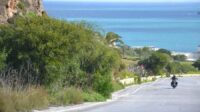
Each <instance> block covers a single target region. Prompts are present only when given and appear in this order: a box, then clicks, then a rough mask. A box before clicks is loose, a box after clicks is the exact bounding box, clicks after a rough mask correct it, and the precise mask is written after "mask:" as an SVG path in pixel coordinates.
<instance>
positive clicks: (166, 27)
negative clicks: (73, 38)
mask: <svg viewBox="0 0 200 112" xmlns="http://www.w3.org/2000/svg"><path fill="white" fill-rule="evenodd" d="M44 7H45V9H46V11H47V13H48V15H50V16H52V17H56V18H58V19H66V20H68V21H81V20H85V21H87V22H90V23H92V24H95V25H96V26H97V27H98V28H99V29H101V30H102V29H104V30H103V31H104V32H108V31H113V32H116V33H118V34H119V35H121V36H122V39H123V40H124V42H125V43H126V44H128V45H129V46H155V47H158V48H165V49H168V50H172V51H178V52H195V51H196V50H197V47H198V45H200V3H91V2H90V3H89V2H87V3H86V2H84V3H83V2H58V1H57V2H47V1H46V2H44ZM198 12H199V13H198Z"/></svg>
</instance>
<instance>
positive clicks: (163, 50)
mask: <svg viewBox="0 0 200 112" xmlns="http://www.w3.org/2000/svg"><path fill="white" fill-rule="evenodd" d="M157 52H159V53H165V54H168V55H169V56H171V51H169V50H167V49H159V50H158V51H157Z"/></svg>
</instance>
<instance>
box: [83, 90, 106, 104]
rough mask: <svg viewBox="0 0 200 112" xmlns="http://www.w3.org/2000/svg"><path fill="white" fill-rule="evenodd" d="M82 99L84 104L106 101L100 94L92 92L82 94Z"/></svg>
mask: <svg viewBox="0 0 200 112" xmlns="http://www.w3.org/2000/svg"><path fill="white" fill-rule="evenodd" d="M83 99H84V101H85V102H99V101H105V100H106V98H105V97H103V96H102V95H101V94H99V93H97V92H94V91H92V90H90V91H86V92H83Z"/></svg>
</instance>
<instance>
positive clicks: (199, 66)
mask: <svg viewBox="0 0 200 112" xmlns="http://www.w3.org/2000/svg"><path fill="white" fill-rule="evenodd" d="M193 66H194V67H196V68H198V70H200V59H198V60H197V61H195V62H194V63H193Z"/></svg>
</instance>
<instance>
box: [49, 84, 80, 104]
mask: <svg viewBox="0 0 200 112" xmlns="http://www.w3.org/2000/svg"><path fill="white" fill-rule="evenodd" d="M50 102H51V104H55V105H69V104H79V103H82V102H83V96H82V91H81V90H80V89H77V88H74V87H70V88H67V89H61V90H59V91H56V92H55V93H51V96H50Z"/></svg>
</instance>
